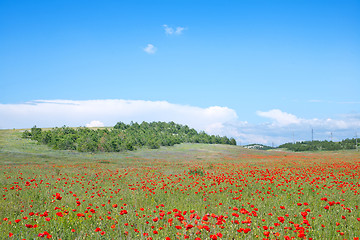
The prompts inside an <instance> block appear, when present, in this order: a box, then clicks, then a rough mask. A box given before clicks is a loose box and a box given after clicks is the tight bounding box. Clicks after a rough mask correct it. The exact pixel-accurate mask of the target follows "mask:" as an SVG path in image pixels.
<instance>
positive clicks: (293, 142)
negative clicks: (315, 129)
mask: <svg viewBox="0 0 360 240" xmlns="http://www.w3.org/2000/svg"><path fill="white" fill-rule="evenodd" d="M292 135H293V144H295V137H294V131H293V132H292Z"/></svg>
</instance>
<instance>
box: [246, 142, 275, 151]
mask: <svg viewBox="0 0 360 240" xmlns="http://www.w3.org/2000/svg"><path fill="white" fill-rule="evenodd" d="M243 147H244V148H247V149H256V150H269V149H274V148H273V147H270V146H266V145H263V144H257V143H253V144H248V145H245V146H243Z"/></svg>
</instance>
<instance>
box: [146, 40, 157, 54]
mask: <svg viewBox="0 0 360 240" xmlns="http://www.w3.org/2000/svg"><path fill="white" fill-rule="evenodd" d="M144 51H145V52H146V53H148V54H154V53H156V51H157V48H156V47H155V46H154V45H152V44H150V43H149V44H148V45H147V46H146V47H145V48H144Z"/></svg>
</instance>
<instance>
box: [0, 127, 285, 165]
mask: <svg viewBox="0 0 360 240" xmlns="http://www.w3.org/2000/svg"><path fill="white" fill-rule="evenodd" d="M21 132H22V131H21V130H0V161H1V162H0V164H26V163H34V164H59V163H60V164H67V163H71V164H73V163H74V162H77V163H85V162H87V163H91V162H99V161H101V162H104V163H110V164H115V165H123V164H126V165H128V164H129V165H132V164H139V163H140V162H137V161H136V159H139V161H140V160H144V159H149V160H151V159H161V160H164V161H180V162H186V161H188V160H200V161H201V160H204V161H210V162H212V161H217V160H218V159H219V157H221V156H224V155H226V156H229V157H232V156H237V155H239V154H244V153H250V152H253V153H254V152H257V154H270V153H266V152H263V151H254V150H248V149H244V148H242V147H239V146H230V145H220V144H213V145H209V144H179V145H175V146H173V147H161V148H160V149H155V150H154V149H146V148H144V149H140V150H137V151H132V152H131V151H127V152H120V153H101V152H100V153H95V154H92V153H80V152H77V151H64V150H53V149H51V148H49V147H47V146H45V145H40V144H38V143H37V142H36V141H32V140H28V139H23V138H21ZM272 154H278V153H272ZM129 159H131V162H129ZM141 162H142V161H141ZM137 166H138V165H137Z"/></svg>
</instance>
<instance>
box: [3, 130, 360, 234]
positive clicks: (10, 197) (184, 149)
mask: <svg viewBox="0 0 360 240" xmlns="http://www.w3.org/2000/svg"><path fill="white" fill-rule="evenodd" d="M0 169H1V171H0V187H1V200H0V235H1V239H63V240H65V239H197V240H198V239H359V237H360V210H359V205H360V195H359V194H360V181H359V179H360V153H359V152H357V151H355V150H348V151H336V152H318V153H316V152H315V153H311V152H303V153H292V152H283V151H259V150H249V149H244V148H242V147H240V146H230V145H220V144H213V145H210V144H178V145H175V146H173V147H161V148H160V149H154V150H150V149H139V150H137V151H133V152H122V153H95V154H92V153H79V152H76V151H69V150H67V151H65V150H53V149H51V148H49V147H47V146H44V145H39V144H37V143H36V142H34V141H31V140H28V139H22V138H21V131H19V130H0Z"/></svg>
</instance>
